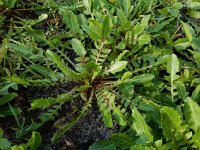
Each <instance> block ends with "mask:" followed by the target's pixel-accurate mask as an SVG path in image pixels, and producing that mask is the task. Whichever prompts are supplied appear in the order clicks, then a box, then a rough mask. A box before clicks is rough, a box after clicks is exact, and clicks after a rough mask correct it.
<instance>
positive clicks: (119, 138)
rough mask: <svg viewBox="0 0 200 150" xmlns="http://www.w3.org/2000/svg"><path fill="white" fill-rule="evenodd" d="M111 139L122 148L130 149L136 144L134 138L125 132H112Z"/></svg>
mask: <svg viewBox="0 0 200 150" xmlns="http://www.w3.org/2000/svg"><path fill="white" fill-rule="evenodd" d="M111 141H112V143H113V144H115V145H116V146H117V148H120V149H129V148H130V147H131V146H132V145H134V144H135V143H134V141H133V140H132V138H131V137H130V136H129V135H127V134H125V133H114V134H112V137H111Z"/></svg>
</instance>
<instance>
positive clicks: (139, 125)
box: [132, 107, 153, 144]
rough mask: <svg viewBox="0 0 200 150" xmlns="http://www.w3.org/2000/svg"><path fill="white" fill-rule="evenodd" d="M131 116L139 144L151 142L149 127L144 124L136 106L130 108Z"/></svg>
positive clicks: (151, 136)
mask: <svg viewBox="0 0 200 150" xmlns="http://www.w3.org/2000/svg"><path fill="white" fill-rule="evenodd" d="M132 117H133V120H134V122H133V125H132V127H133V129H134V130H135V131H136V132H137V136H139V140H138V141H139V142H140V144H147V143H151V142H153V135H152V134H151V132H150V127H149V126H148V125H147V124H146V122H145V120H144V118H143V116H142V115H141V114H140V112H139V111H138V110H137V108H136V107H134V108H133V109H132Z"/></svg>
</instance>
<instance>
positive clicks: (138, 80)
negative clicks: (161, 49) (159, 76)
mask: <svg viewBox="0 0 200 150" xmlns="http://www.w3.org/2000/svg"><path fill="white" fill-rule="evenodd" d="M154 78H155V75H153V74H142V75H138V76H134V77H133V78H132V79H130V80H128V82H132V83H134V84H144V83H146V82H148V81H151V80H153V79H154Z"/></svg>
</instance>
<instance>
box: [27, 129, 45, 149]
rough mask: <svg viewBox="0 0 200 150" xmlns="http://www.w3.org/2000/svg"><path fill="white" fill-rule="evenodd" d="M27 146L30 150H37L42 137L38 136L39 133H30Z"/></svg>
mask: <svg viewBox="0 0 200 150" xmlns="http://www.w3.org/2000/svg"><path fill="white" fill-rule="evenodd" d="M28 143H29V146H30V148H31V150H37V148H38V147H40V145H41V143H42V136H41V135H40V133H39V132H35V131H33V132H32V136H31V139H30V140H29V142H28Z"/></svg>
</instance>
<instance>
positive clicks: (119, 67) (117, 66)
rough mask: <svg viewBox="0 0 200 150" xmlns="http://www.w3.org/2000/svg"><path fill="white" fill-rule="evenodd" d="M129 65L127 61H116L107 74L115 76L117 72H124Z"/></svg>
mask: <svg viewBox="0 0 200 150" xmlns="http://www.w3.org/2000/svg"><path fill="white" fill-rule="evenodd" d="M127 63H128V62H127V61H116V62H114V63H113V64H112V65H111V66H110V68H109V70H107V72H110V73H112V74H115V73H116V72H119V71H122V70H123V69H124V68H125V67H126V65H127Z"/></svg>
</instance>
